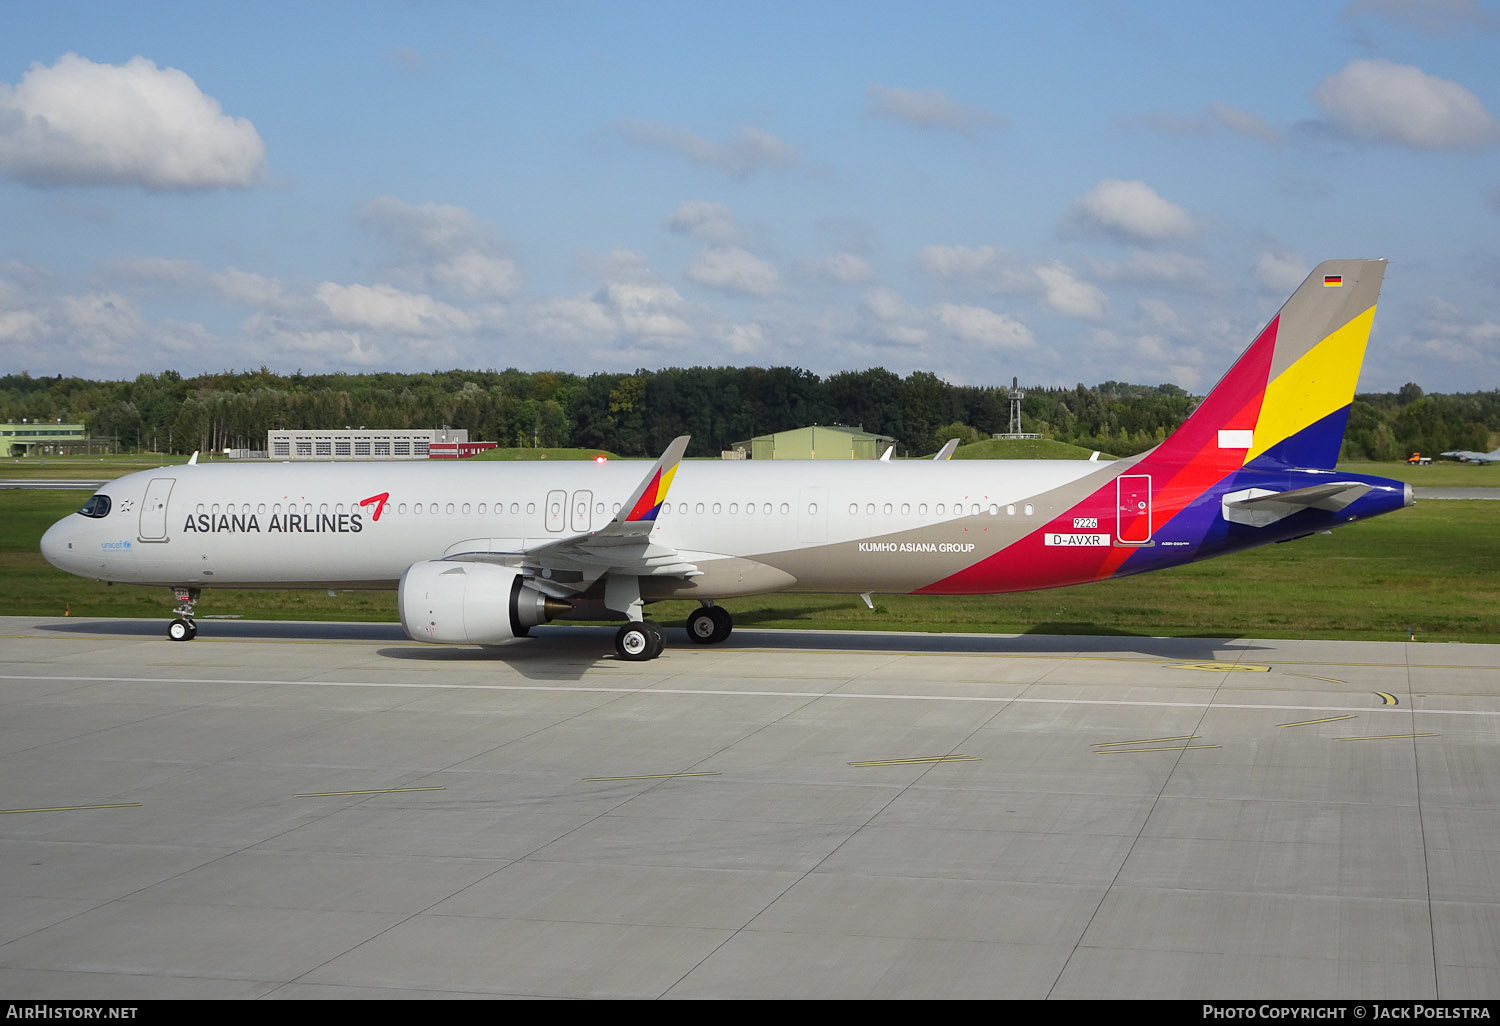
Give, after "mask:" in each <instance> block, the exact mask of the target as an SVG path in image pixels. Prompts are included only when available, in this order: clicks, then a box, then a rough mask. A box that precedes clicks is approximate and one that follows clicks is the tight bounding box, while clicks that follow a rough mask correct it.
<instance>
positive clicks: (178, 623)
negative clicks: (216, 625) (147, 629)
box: [167, 588, 200, 641]
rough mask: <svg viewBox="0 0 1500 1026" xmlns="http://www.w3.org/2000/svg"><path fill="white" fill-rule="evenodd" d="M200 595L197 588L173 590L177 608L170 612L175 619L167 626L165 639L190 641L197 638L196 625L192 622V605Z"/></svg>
mask: <svg viewBox="0 0 1500 1026" xmlns="http://www.w3.org/2000/svg"><path fill="white" fill-rule="evenodd" d="M199 594H200V592H199V590H198V589H197V588H173V589H172V595H173V597H174V598H176V599H177V608H176V609H174V610H172V612H173V613H175V614H177V618H176V619H175V620H173V621H172V622H171V623H169V624H168V625H167V637H168V638H170V639H171V640H172V641H192V640H193V639H194V638H196V637H197V636H198V625H197V624H196V623H195V622H193V615H194V614H193V605H194V604H195V603H196V602H197V601H198V595H199Z"/></svg>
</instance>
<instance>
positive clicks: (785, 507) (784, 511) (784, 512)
mask: <svg viewBox="0 0 1500 1026" xmlns="http://www.w3.org/2000/svg"><path fill="white" fill-rule="evenodd" d="M791 511H792V507H790V506H788V505H787V504H786V503H784V502H783V503H782V504H781V515H782V516H786V515H787V514H788V513H790V512H791Z"/></svg>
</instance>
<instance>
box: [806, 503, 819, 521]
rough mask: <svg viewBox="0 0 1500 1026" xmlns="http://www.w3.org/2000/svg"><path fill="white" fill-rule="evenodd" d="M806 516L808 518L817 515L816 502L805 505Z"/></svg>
mask: <svg viewBox="0 0 1500 1026" xmlns="http://www.w3.org/2000/svg"><path fill="white" fill-rule="evenodd" d="M807 515H808V516H810V517H815V516H817V515H818V504H817V503H816V502H809V503H808V504H807Z"/></svg>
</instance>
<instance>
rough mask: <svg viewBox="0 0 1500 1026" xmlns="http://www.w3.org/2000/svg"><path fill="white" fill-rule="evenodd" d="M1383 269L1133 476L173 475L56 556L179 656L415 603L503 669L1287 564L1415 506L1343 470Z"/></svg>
mask: <svg viewBox="0 0 1500 1026" xmlns="http://www.w3.org/2000/svg"><path fill="white" fill-rule="evenodd" d="M1385 268H1386V262H1385V261H1384V260H1335V261H1328V262H1325V263H1323V264H1320V265H1319V266H1318V267H1317V268H1316V269H1315V270H1314V271H1313V273H1312V274H1311V276H1310V277H1309V278H1308V279H1307V280H1306V281H1305V282H1304V283H1303V284H1302V285H1301V286H1300V287H1299V288H1298V289H1297V291H1296V292H1295V293H1294V294H1293V295H1292V296H1291V298H1290V299H1288V300H1287V302H1286V304H1285V305H1284V306H1283V307H1282V308H1281V311H1280V312H1279V313H1278V314H1277V315H1276V316H1275V317H1274V318H1273V319H1272V320H1271V321H1270V323H1269V324H1267V325H1266V327H1265V328H1264V329H1263V330H1262V331H1261V332H1260V333H1259V335H1257V336H1256V338H1255V340H1254V341H1253V342H1252V343H1251V344H1250V346H1249V348H1248V349H1246V350H1245V352H1244V353H1243V354H1242V355H1241V356H1240V357H1239V359H1238V360H1237V361H1236V362H1235V363H1234V365H1233V366H1232V367H1231V369H1230V370H1229V371H1228V372H1227V373H1226V374H1225V375H1224V377H1223V378H1222V379H1221V380H1220V381H1219V383H1218V384H1217V385H1215V387H1214V388H1213V389H1212V390H1211V391H1210V392H1209V394H1208V395H1207V397H1205V398H1204V400H1203V401H1202V402H1201V403H1200V404H1199V405H1198V406H1197V408H1196V409H1195V410H1194V411H1193V412H1192V414H1190V415H1189V416H1188V418H1187V420H1186V421H1184V422H1183V424H1182V425H1181V427H1179V428H1178V429H1177V430H1176V431H1175V432H1173V433H1172V434H1171V435H1170V436H1169V437H1168V438H1167V439H1166V440H1165V441H1163V442H1161V443H1160V444H1158V445H1157V446H1156V447H1155V448H1153V449H1151V450H1149V451H1148V452H1145V453H1142V454H1140V455H1137V456H1132V457H1128V458H1125V459H1119V460H1114V461H1100V460H1098V459H1090V460H1016V461H986V460H974V461H969V460H947V459H936V460H931V459H929V460H899V461H884V460H869V461H864V460H860V461H849V462H847V463H830V462H828V461H822V462H816V463H814V462H796V461H775V462H772V461H738V460H736V461H728V460H725V461H720V460H693V461H685V460H683V454H684V452H685V451H686V449H687V444H688V438H687V437H686V436H683V437H679V438H677V439H675V440H674V441H673V442H672V443H671V444H670V445H668V446H667V448H666V451H665V452H663V453H662V455H661V458H660V459H658V460H656V462H655V463H654V464H651V465H649V469H646V471H645V473H644V474H643V473H642V468H643V466H644V465H645V464H644V461H622V460H607V459H605V458H603V457H599V458H597V459H596V460H595V461H594V462H579V463H557V462H535V463H483V464H454V463H447V462H443V463H437V462H434V463H337V462H335V463H316V464H309V463H261V464H241V465H231V464H213V465H196V464H194V465H187V466H176V467H164V468H161V469H157V470H147V471H141V472H138V473H135V474H131V475H128V476H126V477H122V478H120V479H118V480H116V481H113V482H110V483H107V484H105V485H104V486H103V487H101V488H100V489H99V490H98V491H97V492H96V493H95V494H94V495H93V496H92V497H91V498H90V499H89V500H88V502H86V503H85V504H84V506H83V508H82V509H80V510H79V511H78V512H77V513H73V514H70V515H69V516H67V517H65V518H63V519H62V520H60V521H58V522H57V523H56V524H54V525H53V526H52V527H51V528H49V529H48V531H47V533H46V535H45V536H44V537H43V539H42V544H41V547H42V553H43V555H44V556H45V557H46V558H47V559H48V560H49V561H50V562H51V563H52V564H53V565H55V566H57V567H59V568H61V569H63V570H66V571H68V572H70V573H73V574H77V575H79V576H82V577H88V578H94V579H96V580H103V581H118V582H122V583H130V584H142V585H154V586H167V587H170V588H171V589H173V592H174V594H175V597H176V599H177V602H178V606H177V608H176V609H175V610H173V613H174V617H175V618H174V619H173V620H172V621H171V624H170V626H169V628H168V632H167V633H168V637H170V638H172V639H173V640H177V641H187V640H191V639H192V638H193V637H195V636H196V634H197V631H198V628H197V624H196V622H195V619H194V617H195V612H194V610H195V603H196V602H197V601H198V599H199V597H200V594H201V591H202V589H204V588H210V587H228V588H324V589H330V590H338V589H352V588H394V589H396V592H397V605H398V609H399V613H400V619H401V625H402V627H403V629H404V630H405V632H406V634H407V636H408V637H410V638H412V639H414V640H416V641H421V642H432V643H435V644H439V645H480V646H499V645H503V644H507V643H509V642H511V641H513V640H514V639H518V638H523V637H525V636H526V635H527V633H528V631H529V630H530V629H531V628H532V627H535V626H538V625H540V624H543V623H546V622H548V621H551V620H554V619H566V618H569V617H571V618H586V619H614V620H624V624H623V625H622V626H621V627H620V628H619V630H618V631H617V633H616V635H615V643H614V648H615V653H616V655H617V656H618V657H619V658H621V659H626V660H648V659H653V658H655V657H657V656H658V655H659V654H660V653H661V652H662V650H663V647H664V644H665V640H664V635H663V629H662V627H661V626H660V625H659V624H657V623H656V622H654V621H652V620H650V619H648V618H647V617H646V607H647V606H649V605H650V604H651V603H654V602H658V601H661V600H664V599H690V600H697V602H698V603H699V607H698V608H697V609H695V610H694V611H693V613H692V614H691V616H689V617H688V619H687V624H686V627H687V635H688V638H689V639H690V640H691V641H693V642H695V643H700V644H713V643H717V642H722V641H723V640H724V639H725V638H727V637H728V636H729V634H730V632H731V630H732V629H733V619H732V617H731V615H730V614H729V613H728V612H727V611H726V610H725V609H724V608H723V606H721V605H720V604H719V603H720V602H722V601H724V600H729V599H735V598H739V597H742V596H749V595H759V594H765V593H770V592H779V591H787V592H813V593H843V594H850V595H859V596H861V597H862V598H864V599H865V601H866V603H869V601H870V599H869V596H870V595H871V594H873V593H875V592H885V593H913V594H928V595H958V594H969V595H981V594H1001V593H1005V592H1012V591H1024V590H1032V589H1039V588H1051V587H1058V586H1063V585H1072V584H1082V583H1086V582H1091V581H1100V580H1106V579H1109V578H1114V577H1122V576H1126V575H1129V574H1136V573H1141V572H1144V571H1150V570H1160V569H1163V568H1165V567H1171V566H1178V565H1180V564H1183V563H1189V562H1193V561H1196V560H1201V559H1206V558H1208V557H1210V556H1218V555H1222V554H1225V553H1230V552H1236V551H1239V550H1242V549H1248V548H1252V547H1255V546H1259V545H1264V544H1267V543H1270V542H1280V541H1288V540H1291V539H1294V538H1300V537H1303V536H1306V535H1310V534H1314V533H1317V532H1326V531H1327V530H1329V529H1330V528H1333V527H1338V526H1342V525H1344V524H1348V523H1352V522H1354V521H1356V520H1362V519H1365V518H1368V517H1372V516H1378V515H1380V514H1383V513H1388V512H1391V511H1394V510H1397V509H1401V508H1403V507H1406V506H1411V505H1412V504H1413V500H1412V490H1411V486H1410V485H1407V484H1403V483H1402V482H1399V481H1393V480H1389V479H1386V478H1380V477H1372V476H1368V475H1364V474H1352V473H1344V472H1342V471H1336V470H1334V464H1335V461H1336V460H1337V458H1338V454H1339V446H1340V443H1341V441H1342V438H1343V433H1344V427H1345V424H1346V422H1347V420H1348V416H1349V409H1350V404H1351V403H1352V401H1353V397H1354V388H1355V384H1356V381H1357V379H1358V377H1359V369H1360V364H1361V362H1362V360H1363V357H1364V350H1365V345H1366V343H1367V341H1368V339H1369V334H1370V327H1371V324H1372V322H1373V319H1374V314H1375V305H1376V300H1377V298H1378V296H1379V292H1380V286H1381V283H1382V280H1383V278H1384V275H1385Z"/></svg>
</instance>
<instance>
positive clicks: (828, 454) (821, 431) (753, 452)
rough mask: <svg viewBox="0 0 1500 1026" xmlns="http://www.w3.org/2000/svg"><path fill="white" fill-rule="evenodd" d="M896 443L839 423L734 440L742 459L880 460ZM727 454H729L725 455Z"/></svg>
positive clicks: (735, 447) (888, 438)
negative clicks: (745, 439) (740, 440)
mask: <svg viewBox="0 0 1500 1026" xmlns="http://www.w3.org/2000/svg"><path fill="white" fill-rule="evenodd" d="M895 444H896V440H895V439H894V438H892V437H891V436H890V435H877V434H872V433H871V432H869V431H865V430H864V429H862V428H848V427H843V426H842V425H839V424H829V425H826V426H825V425H822V424H814V425H813V426H812V427H803V428H793V429H792V430H790V431H777V432H775V433H774V434H769V435H757V436H756V437H754V438H752V439H750V440H749V441H745V442H735V443H734V449H733V452H734V453H737V454H738V453H743V454H744V455H743V456H739V458H740V459H746V458H748V459H752V460H878V459H879V458H880V456H881V454H882V453H884V452H885V451H886V449H888V448H890V447H891V446H893V445H895ZM726 455H727V454H726Z"/></svg>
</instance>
